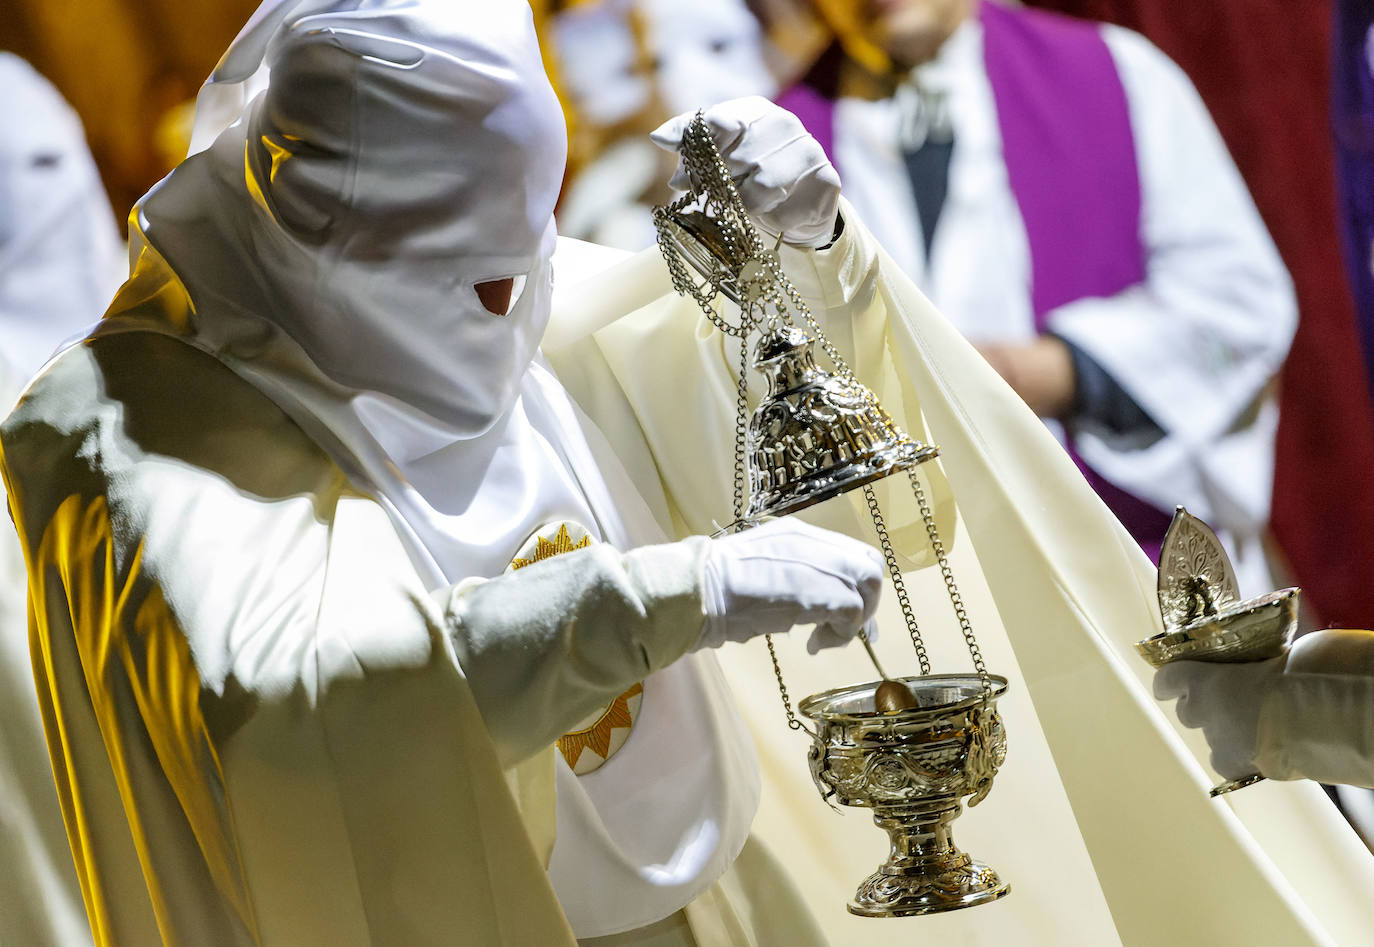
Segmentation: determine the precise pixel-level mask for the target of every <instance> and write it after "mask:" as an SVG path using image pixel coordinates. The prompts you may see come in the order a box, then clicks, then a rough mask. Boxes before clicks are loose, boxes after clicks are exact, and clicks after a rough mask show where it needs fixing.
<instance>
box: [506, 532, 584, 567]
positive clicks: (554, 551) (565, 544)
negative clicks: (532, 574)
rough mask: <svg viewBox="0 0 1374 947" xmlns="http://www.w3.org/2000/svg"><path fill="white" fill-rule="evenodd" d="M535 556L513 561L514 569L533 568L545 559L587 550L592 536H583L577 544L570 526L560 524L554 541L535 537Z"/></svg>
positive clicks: (511, 564)
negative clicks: (573, 539)
mask: <svg viewBox="0 0 1374 947" xmlns="http://www.w3.org/2000/svg"><path fill="white" fill-rule="evenodd" d="M534 539H535V544H534V555H533V556H531V557H530V558H528V559H520V558H518V557H517V558H515V559H512V560H511V563H510V567H511V568H512V569H523V568H525V566H532V565H534V564H535V563H536V562H543V561H544V560H545V559H552V558H553V557H554V556H556V555H558V554H559V553H564V552H572V551H573V550H574V549H586V548H587V547H588V546H590V545H591V544H592V537H591V535H590V534H588V535H586V536H583V537H582V538H581V539H579V540H578V541H577V542H573V541H572V537H571V536H569V535H568V524H567V523H559V524H558V532H557V533H556V534H554V537H553V541H552V542H550V541H549V540H547V539H545V538H544V537H543V536H535V537H534Z"/></svg>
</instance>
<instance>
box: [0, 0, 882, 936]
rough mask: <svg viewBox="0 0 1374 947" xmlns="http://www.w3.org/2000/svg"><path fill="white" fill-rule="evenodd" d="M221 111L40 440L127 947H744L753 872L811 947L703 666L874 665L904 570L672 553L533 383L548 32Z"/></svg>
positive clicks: (37, 485) (53, 638) (282, 31)
mask: <svg viewBox="0 0 1374 947" xmlns="http://www.w3.org/2000/svg"><path fill="white" fill-rule="evenodd" d="M254 87H264V88H263V91H262V92H261V93H260V94H253V95H251V97H250V93H252V91H253V89H254ZM202 99H203V100H202V113H203V114H202V115H201V116H200V117H199V120H198V129H197V132H198V135H199V136H200V137H199V138H198V139H197V142H196V146H195V147H199V146H201V145H203V144H204V143H206V142H207V141H208V147H206V148H204V150H202V151H200V152H199V153H196V154H194V155H193V156H192V157H190V158H188V159H187V160H186V161H185V162H184V163H183V164H182V165H181V166H180V167H178V168H177V169H176V170H175V171H174V172H172V174H171V175H169V176H168V178H166V179H165V180H164V181H163V182H161V183H160V184H159V185H158V186H157V187H155V188H154V189H153V190H152V191H151V192H150V193H149V194H148V195H147V196H146V197H145V198H144V199H143V200H142V201H141V202H140V204H139V207H138V209H137V213H136V217H135V223H136V227H137V230H136V233H135V236H134V249H135V254H136V266H135V270H134V273H133V275H132V277H131V279H130V280H129V282H128V283H127V284H126V286H125V287H124V289H123V290H122V291H121V293H120V294H119V296H118V297H117V298H116V299H115V302H114V303H113V305H112V306H111V309H110V312H109V314H108V316H107V318H106V319H105V320H103V321H102V323H101V324H100V325H99V326H98V327H97V329H96V330H95V331H94V332H93V333H92V335H91V336H90V337H89V338H88V339H87V340H85V341H84V342H83V343H82V344H81V345H78V346H75V347H73V348H71V349H68V350H67V351H66V352H65V353H64V354H63V355H62V356H60V357H59V358H57V359H55V360H54V361H53V362H52V363H51V364H50V365H49V367H48V369H47V370H46V371H45V372H44V374H43V375H42V376H41V378H40V380H38V381H37V382H36V383H35V385H34V386H33V387H32V388H31V389H30V391H29V392H28V394H27V396H26V398H25V399H24V403H23V406H22V407H20V408H19V409H18V410H17V411H16V413H15V414H14V415H13V417H12V419H11V425H10V426H9V427H8V428H7V429H6V432H5V434H4V435H3V444H4V455H5V467H6V476H7V482H8V484H9V486H10V487H11V489H12V491H13V492H12V494H11V498H12V501H13V506H14V509H15V511H16V513H15V518H16V521H17V523H18V524H20V525H19V531H20V534H21V541H22V542H23V543H24V544H25V554H26V557H27V560H28V563H29V568H30V576H31V579H32V584H31V588H32V596H31V607H32V610H33V615H34V621H35V623H36V630H35V635H34V648H35V650H36V655H35V664H36V666H37V667H38V668H39V669H40V670H39V702H40V705H41V706H42V707H43V710H44V713H45V715H46V717H47V718H48V720H49V727H48V737H49V746H50V752H51V757H52V760H53V763H54V769H55V771H56V781H57V785H58V791H59V796H60V797H61V800H62V805H63V811H64V814H65V816H66V821H67V829H68V834H69V836H70V840H71V846H72V850H73V853H74V855H75V857H76V862H77V869H78V874H79V875H80V877H81V880H82V884H83V888H84V891H85V895H86V904H87V909H88V912H89V915H90V918H91V922H92V926H93V928H94V930H95V933H96V936H97V939H98V940H99V941H101V942H115V943H150V942H153V941H154V940H156V939H157V938H159V937H160V938H161V939H163V940H165V941H168V942H175V941H183V942H188V943H212V942H213V943H219V942H225V943H258V942H266V943H281V944H306V943H330V944H341V943H363V942H373V943H454V942H462V943H471V944H483V945H487V944H510V945H530V944H541V945H542V944H553V943H559V942H568V941H570V940H571V939H572V938H573V937H574V936H576V937H579V938H595V937H601V936H619V937H621V939H622V940H624V939H626V938H628V940H627V941H626V942H630V943H636V942H640V941H642V940H643V939H644V938H646V937H667V938H670V940H669V941H666V942H671V943H677V942H682V943H687V942H689V941H690V937H691V936H692V935H691V934H690V933H689V925H697V926H700V925H701V924H703V923H704V924H707V925H708V926H709V927H712V928H720V927H721V925H722V924H725V925H726V926H727V927H728V926H729V924H727V922H726V921H724V920H720V918H723V917H727V916H728V917H731V918H733V917H736V916H737V915H742V916H747V914H748V911H747V910H744V909H739V908H731V907H729V904H730V903H731V897H730V896H728V895H727V894H723V893H721V892H722V891H724V890H725V889H723V888H722V887H721V886H722V885H727V886H728V885H730V884H733V882H732V881H731V879H732V878H734V877H735V875H736V873H732V872H730V871H729V870H730V869H731V866H732V865H733V864H735V863H736V862H737V860H738V861H739V863H740V865H741V866H743V868H742V869H741V870H743V871H744V872H745V873H746V875H748V876H749V877H752V878H754V879H755V881H751V882H749V884H750V885H753V886H754V887H756V888H758V890H760V891H766V892H768V894H767V897H768V898H769V899H773V900H774V901H776V902H777V904H778V906H779V918H780V920H779V921H778V922H777V923H771V922H770V923H769V924H768V925H767V927H768V932H767V933H765V934H760V935H757V936H758V937H761V938H762V941H761V942H773V943H779V944H782V943H807V942H810V941H814V940H815V939H816V937H817V936H818V935H817V934H816V932H815V930H814V927H813V926H811V924H810V922H809V921H808V915H807V913H806V911H805V908H804V905H803V904H802V903H801V902H800V900H799V899H796V898H795V897H791V896H789V893H788V892H789V889H788V887H787V884H786V881H785V879H784V878H783V876H782V875H781V873H780V872H778V871H777V869H776V868H774V867H773V866H772V865H771V863H770V862H769V861H768V859H767V856H766V855H765V854H763V853H762V852H759V851H758V850H757V849H756V848H755V847H750V846H747V845H746V842H747V840H748V834H749V828H750V824H751V822H752V819H753V814H754V810H755V807H756V805H757V799H758V774H757V767H756V764H755V762H754V758H753V750H752V746H751V744H750V742H749V739H748V736H747V733H746V731H745V729H744V727H743V725H742V723H741V722H740V721H739V720H738V719H737V718H736V717H735V715H734V711H733V708H732V704H731V702H730V700H729V699H728V696H727V694H726V689H725V685H724V682H723V680H722V679H721V677H720V672H719V670H718V669H717V667H716V665H715V662H714V658H713V657H712V656H711V655H710V654H709V652H706V651H702V650H700V649H702V648H705V647H708V646H715V645H719V644H722V643H724V642H725V641H727V640H741V639H744V638H747V637H751V636H753V635H755V634H759V633H765V632H770V631H772V632H779V633H781V632H785V631H787V630H788V629H789V628H791V627H792V626H793V625H794V624H815V625H816V626H817V631H815V632H814V633H813V635H814V641H815V643H816V646H817V647H819V646H821V645H823V644H824V645H830V644H839V643H841V642H843V641H845V640H847V639H848V638H849V637H852V635H853V634H855V633H856V632H857V630H858V629H859V627H860V626H861V625H862V623H863V622H864V621H865V620H867V619H868V618H869V617H870V616H871V614H872V612H873V609H874V608H875V607H876V604H877V595H878V590H879V588H880V577H881V559H880V558H879V557H878V556H877V554H876V552H875V551H873V550H872V549H870V548H868V547H867V546H865V545H864V544H861V543H859V542H857V541H855V540H851V539H849V538H847V537H844V536H838V535H833V534H828V533H825V532H823V531H817V530H814V529H810V528H808V527H805V526H803V525H791V524H777V525H776V526H774V527H770V528H765V529H759V530H755V531H751V532H750V533H747V534H742V535H740V536H738V537H730V538H728V539H724V540H718V541H709V540H706V539H704V538H701V537H696V538H692V539H687V540H686V541H684V542H680V543H675V544H669V545H653V544H655V543H659V544H662V543H664V542H665V541H666V539H667V538H668V536H667V534H666V533H665V532H664V525H666V524H669V523H670V522H671V520H670V518H669V517H668V516H667V515H666V508H667V501H666V499H665V498H664V496H663V494H662V488H661V487H659V486H656V487H655V488H654V490H656V491H657V493H654V492H652V491H651V492H650V494H649V495H648V496H643V495H641V491H640V488H639V486H638V485H637V484H635V483H634V482H632V481H631V479H630V477H629V475H628V474H627V473H626V472H625V470H624V468H623V466H622V464H621V462H620V461H619V460H618V459H617V458H616V455H615V453H614V452H613V451H612V450H611V449H610V447H609V445H608V444H607V442H606V441H605V440H604V437H603V436H602V435H601V434H600V433H599V432H598V431H597V430H596V428H595V426H594V425H593V424H591V422H590V421H589V420H587V419H586V417H585V416H584V415H583V414H581V413H580V411H579V410H578V408H577V407H576V406H575V405H574V403H573V402H572V400H571V399H570V398H569V396H568V394H567V393H566V391H565V390H564V388H563V387H562V386H561V385H560V383H559V381H558V380H557V379H556V378H555V377H554V375H553V374H552V373H551V371H550V370H549V369H548V368H547V366H546V365H545V364H544V363H543V361H542V360H541V359H539V358H538V357H537V347H538V345H539V341H540V337H541V335H542V333H543V331H544V328H545V325H546V323H547V321H548V319H549V314H550V291H551V287H552V270H551V263H550V258H551V255H552V252H553V249H554V242H555V232H554V226H553V207H554V202H555V200H556V198H557V195H558V189H559V184H560V181H561V178H562V172H563V154H564V140H565V132H564V127H563V122H562V116H561V113H560V111H559V108H558V104H557V100H556V99H555V97H554V94H553V90H552V88H551V87H550V85H549V83H548V80H547V79H546V78H545V76H544V73H543V69H542V65H541V62H540V57H539V50H538V46H537V43H536V40H535V34H534V30H533V24H532V18H531V14H530V10H529V8H528V7H527V6H525V5H524V4H523V3H515V2H506V0H499V2H490V0H487V2H481V3H478V2H461V3H453V2H445V3H438V2H423V0H421V2H415V0H388V2H379V3H373V2H357V0H345V2H304V3H292V2H286V3H272V4H268V5H267V6H265V7H264V8H263V9H262V10H260V11H259V13H258V14H257V15H256V16H255V17H254V19H253V20H252V21H251V22H250V24H249V25H248V27H247V28H246V29H245V30H244V31H243V33H242V34H241V35H240V37H239V39H238V40H236V42H235V44H234V46H233V47H232V48H231V50H230V51H229V53H228V54H227V55H226V56H225V58H224V60H223V61H222V63H221V65H220V67H219V68H218V69H217V71H216V73H215V75H214V76H213V77H212V81H211V82H210V84H209V85H208V86H207V89H206V92H205V94H204V95H203V97H202ZM235 103H237V106H236V104H235ZM236 113H237V114H236ZM224 119H229V120H230V121H229V123H228V126H227V127H224V128H223V129H222V130H221V129H218V128H216V129H215V132H216V135H215V137H213V138H207V137H206V132H205V129H206V128H207V127H209V126H210V125H211V124H213V123H215V122H216V121H217V120H218V121H219V123H220V124H221V125H222V124H224V122H223V120H224ZM830 190H831V191H832V193H831V195H830V199H829V205H828V213H829V214H830V216H831V217H832V218H833V215H834V209H835V204H836V201H837V199H838V198H837V196H836V195H837V191H838V188H837V186H833V187H831V188H830ZM570 546H572V547H584V546H585V547H589V548H585V549H584V548H578V549H577V550H576V551H573V552H567V553H566V554H565V555H561V556H559V557H558V558H556V559H555V560H554V561H552V562H538V561H537V560H541V559H545V558H547V557H548V555H549V554H550V553H564V552H565V550H566V549H567V547H570ZM525 566H528V568H520V571H519V572H518V573H517V574H515V575H513V576H510V577H507V578H501V576H502V574H503V573H504V572H507V571H511V570H512V569H514V568H517V567H525ZM487 580H493V581H487ZM684 655H685V656H684ZM584 718H585V719H584ZM598 728H599V729H598ZM561 734H569V739H570V742H569V743H568V744H567V745H566V747H564V749H563V752H562V753H559V752H557V751H556V750H555V742H556V741H557V740H558V738H559V736H560V735H561ZM588 734H590V735H588ZM579 741H580V742H579ZM573 766H576V767H577V770H578V771H577V774H575V773H574V772H573ZM555 797H556V800H557V801H556V806H555ZM758 879H762V880H763V883H762V884H760V883H759V882H758ZM703 899H704V900H703ZM736 900H738V899H736ZM684 908H689V909H690V912H691V913H693V914H695V915H696V917H695V919H692V918H689V916H688V914H685V913H683V909H684ZM703 912H704V913H703ZM729 923H730V924H735V925H736V927H737V928H738V931H739V935H738V936H739V937H751V938H753V937H755V936H756V935H755V934H753V933H749V932H750V931H751V929H752V926H753V925H752V923H746V924H744V925H743V926H742V927H741V926H739V922H737V921H730V922H729ZM646 931H647V932H646ZM637 932H639V933H637ZM769 938H773V940H772V941H769ZM741 942H743V941H741ZM750 942H753V941H750Z"/></svg>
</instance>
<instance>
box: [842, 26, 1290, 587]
mask: <svg viewBox="0 0 1374 947" xmlns="http://www.w3.org/2000/svg"><path fill="white" fill-rule="evenodd" d="M1102 35H1103V38H1104V40H1105V41H1106V44H1107V48H1108V50H1109V51H1110V53H1111V57H1112V60H1113V62H1114V63H1115V65H1116V68H1117V72H1118V74H1119V75H1120V77H1121V81H1122V85H1123V86H1124V88H1125V93H1126V101H1127V105H1128V108H1129V113H1130V115H1129V117H1130V122H1131V129H1132V131H1133V132H1134V139H1135V149H1136V160H1137V164H1138V168H1139V173H1140V188H1141V211H1142V213H1141V221H1142V224H1141V227H1142V233H1141V241H1142V245H1143V247H1144V249H1145V252H1146V254H1147V267H1146V281H1145V283H1144V284H1143V285H1141V286H1138V287H1132V288H1130V289H1128V290H1125V291H1124V292H1121V293H1119V294H1117V295H1116V296H1112V297H1108V298H1087V299H1081V300H1078V301H1076V302H1073V303H1070V304H1068V305H1065V306H1062V307H1060V308H1059V309H1056V310H1054V311H1053V312H1051V313H1050V314H1049V328H1050V330H1051V331H1053V332H1055V333H1057V334H1059V335H1061V336H1063V337H1064V338H1065V339H1068V340H1069V341H1070V342H1072V343H1073V344H1074V345H1076V346H1078V347H1079V348H1081V349H1082V350H1083V351H1084V352H1086V353H1087V354H1088V355H1089V356H1090V357H1091V358H1093V359H1094V360H1095V361H1096V362H1098V364H1100V365H1101V366H1102V367H1103V368H1104V369H1106V371H1107V372H1108V374H1109V375H1111V377H1112V378H1114V379H1115V380H1116V381H1117V382H1118V383H1119V384H1121V386H1122V387H1123V388H1124V389H1125V390H1126V392H1127V393H1128V394H1130V396H1131V397H1132V398H1133V399H1134V400H1135V401H1136V403H1137V404H1139V405H1140V406H1141V407H1142V408H1144V409H1145V411H1146V412H1147V413H1148V414H1149V415H1150V417H1152V418H1153V419H1154V420H1155V421H1156V422H1157V423H1158V424H1159V425H1160V426H1161V428H1163V430H1164V433H1165V436H1164V437H1163V438H1162V439H1160V440H1159V441H1158V442H1156V443H1154V444H1152V445H1150V446H1148V447H1144V448H1141V447H1140V446H1139V444H1138V443H1137V442H1136V441H1134V440H1133V439H1132V438H1130V437H1115V436H1112V435H1111V434H1109V433H1108V432H1105V431H1104V430H1100V429H1095V428H1094V427H1093V426H1091V425H1087V426H1084V428H1083V429H1081V430H1080V431H1079V432H1077V437H1076V443H1077V446H1078V449H1079V451H1080V453H1081V454H1082V455H1083V457H1084V459H1085V460H1087V461H1088V462H1089V463H1090V464H1092V465H1093V466H1094V467H1095V468H1096V469H1097V470H1098V472H1099V473H1101V474H1102V475H1103V476H1104V477H1106V478H1107V479H1108V480H1110V481H1112V482H1113V483H1115V484H1117V485H1118V486H1120V487H1122V488H1123V489H1125V490H1127V491H1128V492H1131V493H1134V494H1135V495H1136V496H1139V497H1141V498H1142V499H1145V500H1147V501H1149V502H1150V503H1152V504H1154V505H1155V506H1156V507H1158V508H1159V509H1161V510H1165V511H1168V510H1171V509H1173V507H1174V506H1175V505H1177V504H1183V505H1184V506H1186V507H1188V509H1189V510H1190V511H1191V512H1193V513H1194V514H1196V515H1198V516H1200V517H1202V518H1203V519H1205V520H1207V521H1208V522H1210V523H1211V524H1212V525H1213V527H1214V528H1216V529H1218V530H1219V531H1221V532H1222V534H1223V539H1224V541H1226V543H1227V545H1228V547H1229V549H1230V552H1231V555H1232V558H1233V560H1234V561H1235V565H1236V567H1237V573H1238V575H1239V577H1240V579H1241V582H1242V586H1243V589H1244V591H1245V592H1246V594H1251V595H1258V594H1261V593H1263V592H1266V591H1269V590H1270V589H1271V588H1272V587H1273V586H1272V585H1271V584H1269V583H1270V579H1269V576H1268V570H1267V567H1266V565H1265V562H1264V557H1263V553H1262V550H1261V549H1260V546H1259V542H1260V537H1261V535H1262V533H1263V531H1264V529H1265V526H1266V524H1267V522H1268V517H1269V505H1270V494H1271V492H1272V488H1273V467H1274V433H1275V430H1276V426H1277V421H1278V411H1277V405H1276V402H1275V399H1274V397H1273V393H1272V391H1271V390H1270V389H1271V388H1272V381H1273V379H1274V377H1275V375H1276V373H1277V371H1278V369H1279V366H1280V365H1281V364H1282V362H1283V359H1284V356H1285V355H1286V354H1287V351H1288V344H1289V342H1290V341H1291V339H1292V336H1293V332H1294V330H1295V328H1296V325H1297V311H1296V302H1295V299H1294V296H1293V289H1292V285H1291V282H1290V280H1289V278H1288V274H1287V272H1286V271H1285V270H1284V267H1283V264H1282V262H1281V261H1280V259H1279V256H1278V253H1277V251H1276V249H1275V248H1274V245H1273V242H1272V240H1271V239H1270V238H1269V235H1268V232H1267V231H1266V230H1265V228H1264V224H1263V222H1262V221H1261V220H1260V218H1259V214H1258V213H1257V211H1256V210H1255V207H1254V204H1253V202H1252V201H1251V199H1250V196H1249V193H1248V192H1247V191H1246V189H1245V185H1244V182H1243V181H1242V180H1241V178H1240V175H1239V173H1238V172H1237V171H1236V168H1235V166H1234V164H1233V163H1232V162H1231V159H1230V156H1229V155H1228V154H1227V152H1226V148H1225V145H1224V144H1223V143H1222V141H1221V138H1220V136H1219V135H1218V134H1217V131H1216V128H1215V127H1214V126H1213V124H1212V121H1211V118H1210V117H1209V116H1208V114H1207V111H1206V109H1205V107H1204V106H1203V104H1202V102H1201V100H1200V99H1199V98H1198V95H1197V92H1196V91H1195V90H1194V89H1193V87H1192V85H1191V83H1190V82H1189V81H1188V79H1187V77H1186V76H1184V74H1183V73H1182V71H1180V70H1179V68H1178V67H1177V66H1176V65H1174V64H1173V63H1172V62H1171V61H1170V60H1169V59H1168V58H1167V57H1165V56H1164V55H1163V54H1162V53H1160V52H1159V50H1157V49H1155V47H1153V46H1152V45H1151V44H1150V43H1149V42H1148V41H1146V40H1145V39H1144V38H1143V37H1141V36H1140V35H1139V34H1137V33H1133V32H1131V31H1129V30H1125V29H1121V28H1119V27H1114V26H1104V27H1103V28H1102ZM915 77H916V81H917V82H919V83H920V84H921V85H922V86H925V87H928V88H930V89H932V90H941V91H944V92H945V94H946V96H947V97H948V98H947V101H948V108H949V116H950V121H951V123H952V125H953V131H954V141H955V145H954V151H953V154H952V156H951V159H950V167H949V185H948V188H949V189H948V196H947V198H946V201H945V203H944V206H943V209H942V210H941V212H940V217H939V222H938V224H937V226H936V229H935V235H934V240H933V245H932V246H931V247H930V253H929V258H928V259H927V254H926V248H925V246H924V239H923V237H922V234H921V228H920V223H919V219H918V216H917V213H916V205H915V199H914V198H913V196H912V187H911V181H910V177H909V174H908V171H907V168H906V165H905V163H904V160H903V157H902V151H901V147H900V139H899V129H900V126H901V105H900V104H899V101H898V99H897V98H889V99H885V100H881V101H876V102H869V101H863V100H859V99H852V98H842V99H840V100H839V101H838V102H837V104H836V107H835V139H834V152H835V154H834V157H835V162H836V164H837V166H838V167H839V169H840V173H841V175H842V177H843V179H844V192H845V195H846V196H847V197H848V198H849V200H850V201H852V202H853V204H854V206H855V207H856V208H857V209H858V211H859V213H860V214H862V215H863V218H864V220H865V221H866V222H867V223H868V225H869V227H870V228H871V229H872V231H873V233H874V235H875V236H876V237H877V238H878V241H879V242H880V243H881V244H882V245H883V248H884V249H885V250H887V251H888V253H890V254H891V255H892V258H893V259H894V260H895V261H896V262H897V264H898V265H899V266H900V267H901V268H902V270H903V271H904V272H905V273H906V274H907V275H908V276H910V277H911V278H912V280H914V281H915V282H916V284H917V285H918V286H919V287H920V288H921V289H922V291H924V292H925V293H926V294H927V295H928V296H929V297H930V299H931V300H932V301H933V302H934V303H935V304H936V305H937V306H939V307H940V310H941V311H942V312H943V313H944V314H945V315H946V316H947V317H948V318H949V319H950V321H952V322H953V323H954V325H955V326H957V327H958V328H959V330H960V331H961V332H963V333H964V335H965V336H966V337H967V338H969V339H972V340H974V341H991V342H1007V343H1016V342H1024V341H1028V340H1029V339H1031V338H1032V337H1033V336H1034V334H1035V325H1034V320H1033V318H1032V312H1031V297H1030V290H1029V286H1030V272H1031V270H1030V250H1029V245H1028V243H1027V239H1026V231H1025V226H1024V224H1023V223H1022V220H1021V213H1020V210H1019V208H1018V206H1017V203H1016V198H1015V196H1014V195H1013V193H1012V190H1011V185H1010V183H1009V180H1008V176H1007V168H1006V164H1005V162H1004V160H1003V157H1002V141H1001V133H1000V131H999V127H998V122H997V112H996V105H995V100H994V98H993V92H992V87H991V85H990V84H989V81H988V77H987V73H986V71H985V69H984V66H983V42H982V26H981V25H980V24H979V23H978V21H977V20H970V21H968V22H966V23H965V24H963V25H962V26H961V27H960V28H959V30H958V31H957V32H956V33H955V34H954V36H953V37H951V39H950V40H949V41H948V42H947V43H945V45H944V46H943V47H942V48H941V50H940V54H939V56H938V57H937V58H936V59H935V60H934V61H932V62H930V63H928V64H926V65H923V66H921V67H919V68H918V69H917V70H916V72H915Z"/></svg>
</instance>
